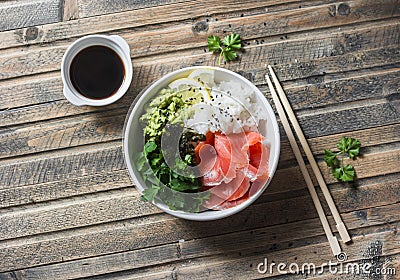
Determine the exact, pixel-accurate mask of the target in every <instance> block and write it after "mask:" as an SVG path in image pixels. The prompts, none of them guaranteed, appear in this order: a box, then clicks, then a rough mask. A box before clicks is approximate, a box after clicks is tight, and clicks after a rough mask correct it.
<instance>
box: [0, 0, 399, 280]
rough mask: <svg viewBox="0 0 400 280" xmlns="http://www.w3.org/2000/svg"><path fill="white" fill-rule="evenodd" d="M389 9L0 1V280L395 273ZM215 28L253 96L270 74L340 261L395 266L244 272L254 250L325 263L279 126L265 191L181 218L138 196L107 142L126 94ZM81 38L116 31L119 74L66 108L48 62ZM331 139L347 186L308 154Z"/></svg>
mask: <svg viewBox="0 0 400 280" xmlns="http://www.w3.org/2000/svg"><path fill="white" fill-rule="evenodd" d="M399 19H400V3H399V1H398V0H370V1H365V0H351V1H343V2H338V1H331V0H324V1H322V0H316V1H312V0H306V1H295V0H288V1H281V0H265V1H248V0H235V1H228V0H221V1H204V0H198V1H184V0H151V1H143V0H135V1H106V0H64V1H61V0H35V1H28V0H19V1H14V0H6V1H0V31H1V32H0V279H2V280H3V279H7V280H8V279H13V280H15V279H77V278H85V279H249V278H263V277H266V278H273V279H304V278H307V279H308V278H309V279H318V280H322V279H330V280H332V279H400V278H399V277H400V276H399V275H400V265H399V264H400V238H399V233H398V226H399V221H400V204H399V203H400V176H399V175H400V164H399V163H400V145H399V143H400V98H399V93H400V75H399V74H400V48H399V44H400V40H399V37H400V32H399V31H400V20H399ZM230 32H235V33H240V34H241V35H242V38H243V39H244V42H245V43H244V45H245V48H244V51H243V53H241V54H240V58H239V59H238V60H237V61H235V62H232V63H228V64H226V65H224V67H226V68H228V69H231V70H233V71H236V72H238V73H240V74H242V75H243V76H245V77H247V78H248V79H250V80H251V81H253V82H254V83H255V84H256V85H257V86H258V87H259V88H260V89H261V90H262V91H264V92H265V94H266V97H267V98H268V99H269V100H271V99H270V95H269V93H268V90H267V86H266V83H265V81H264V79H263V76H264V74H265V64H266V63H269V64H272V65H274V68H275V70H276V72H277V74H278V77H279V78H280V80H281V81H282V82H283V86H284V88H285V89H286V91H287V94H288V97H289V99H290V102H291V103H292V105H293V107H294V109H295V110H296V114H297V116H298V118H299V121H300V124H301V126H302V128H303V130H304V132H305V134H306V136H307V138H308V139H309V143H310V145H311V148H312V150H313V153H314V155H315V156H316V157H317V159H318V160H319V164H320V166H321V168H322V170H323V174H324V176H325V179H326V181H327V182H328V183H329V186H330V189H331V192H332V195H333V197H334V200H335V201H336V203H337V206H338V208H339V211H340V212H341V213H342V216H343V219H344V222H345V224H346V225H347V227H348V228H349V230H350V233H351V235H352V237H353V239H354V242H353V243H352V244H349V245H344V244H342V247H343V249H344V251H345V252H346V253H347V255H348V257H349V259H348V261H352V262H353V261H354V262H359V263H363V262H373V269H381V268H394V269H396V272H397V275H380V274H372V275H342V276H340V275H331V274H329V272H328V271H326V270H325V273H324V274H323V275H309V276H303V275H292V276H287V275H286V276H285V275H278V274H277V273H276V272H275V274H274V275H270V274H264V275H262V274H259V273H258V272H257V269H256V266H257V264H258V263H260V262H262V261H263V260H264V258H265V257H267V258H268V259H269V260H270V261H274V262H276V263H279V262H282V261H283V262H286V263H290V262H297V263H299V264H302V263H304V262H314V263H316V264H317V265H321V264H322V263H323V262H327V261H329V260H332V261H334V259H333V257H332V256H331V251H330V249H329V245H328V243H327V241H326V237H325V235H324V232H323V230H322V227H321V225H320V223H319V220H318V219H317V213H316V211H315V209H314V207H313V204H312V201H311V199H310V196H309V194H308V192H307V188H306V185H305V183H304V181H303V179H302V177H301V173H300V170H299V168H298V166H297V164H296V162H295V160H294V157H293V155H292V152H291V150H290V147H289V145H288V142H287V141H286V137H285V135H283V133H282V151H281V158H280V164H279V168H278V171H277V173H276V175H275V177H274V179H273V181H272V183H271V185H270V187H269V188H268V189H267V191H266V192H265V194H264V195H263V196H262V197H261V198H260V199H258V200H257V201H256V203H255V204H254V205H252V206H251V207H249V208H248V209H246V210H245V211H243V212H241V213H239V214H237V215H234V216H233V217H230V218H226V219H224V220H220V221H216V222H203V223H201V222H190V221H185V220H181V219H177V218H174V217H172V216H169V215H167V214H163V213H162V212H160V210H158V209H157V208H155V207H153V206H151V205H149V204H146V203H143V202H140V200H139V194H138V193H137V191H136V190H135V188H134V186H133V185H132V183H131V181H130V178H129V177H128V173H127V170H126V167H125V164H124V160H123V157H122V149H121V135H122V128H123V123H124V119H125V115H126V113H127V110H128V108H129V106H130V104H131V102H132V101H133V99H134V98H135V96H136V94H137V93H138V92H139V91H140V90H141V89H142V88H143V87H145V86H146V85H147V84H149V83H150V82H152V81H154V80H156V79H158V78H160V77H161V76H162V75H164V74H166V73H168V72H170V71H172V70H176V69H179V68H182V67H185V66H190V65H216V61H217V56H215V55H213V54H210V53H208V52H207V51H206V41H207V36H209V35H211V34H216V35H220V36H223V35H224V34H228V33H230ZM94 33H101V34H118V35H120V36H122V37H123V38H125V40H127V41H128V43H129V45H130V47H131V57H132V61H133V67H134V76H133V82H132V86H131V88H130V90H129V93H128V94H127V95H126V96H125V97H124V98H123V99H122V100H120V101H118V102H117V103H115V104H113V105H110V106H106V107H100V108H93V107H76V106H74V105H72V104H70V103H68V102H67V101H66V99H65V98H64V96H63V94H62V82H61V77H60V63H61V58H62V55H63V53H64V51H65V50H66V48H67V46H68V45H69V44H71V43H72V42H73V41H74V40H76V39H78V38H80V37H81V36H84V35H87V34H94ZM342 135H346V136H351V137H356V138H359V139H360V140H361V142H362V144H363V148H362V154H363V155H362V156H361V157H359V158H358V159H357V160H356V161H355V162H354V165H355V168H356V171H357V177H358V179H357V181H356V182H355V184H353V185H344V184H339V183H337V182H335V180H333V179H332V178H331V176H330V174H329V171H328V170H327V168H326V166H325V164H324V163H323V160H322V152H323V150H324V149H325V148H332V147H334V145H335V143H336V142H337V141H338V140H339V138H340V137H341V136H342ZM321 197H322V196H321ZM324 206H326V205H324ZM325 208H327V207H325ZM331 221H332V219H331ZM331 224H333V223H331Z"/></svg>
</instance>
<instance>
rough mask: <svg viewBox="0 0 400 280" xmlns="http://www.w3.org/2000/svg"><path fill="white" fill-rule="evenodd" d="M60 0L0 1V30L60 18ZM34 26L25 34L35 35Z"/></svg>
mask: <svg viewBox="0 0 400 280" xmlns="http://www.w3.org/2000/svg"><path fill="white" fill-rule="evenodd" d="M61 5H62V3H61V0H34V1H27V0H22V1H21V0H19V1H14V0H13V1H2V2H0V31H4V30H9V29H15V28H21V27H27V26H34V25H41V24H46V23H52V22H59V21H60V20H61V17H62V15H61ZM37 32H38V29H37V28H36V27H31V28H29V31H27V33H26V34H27V36H31V37H35V36H37Z"/></svg>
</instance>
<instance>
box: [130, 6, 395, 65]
mask: <svg viewBox="0 0 400 280" xmlns="http://www.w3.org/2000/svg"><path fill="white" fill-rule="evenodd" d="M394 2H395V1H394ZM394 2H393V3H392V4H390V3H388V2H387V1H384V2H381V3H380V4H382V5H383V7H384V8H383V9H380V10H378V11H377V13H372V10H373V9H375V7H376V4H378V3H375V2H374V3H372V2H369V3H368V2H365V1H351V2H347V3H346V5H347V4H349V5H350V6H351V11H352V12H351V13H350V14H349V15H347V16H340V15H337V17H332V16H331V15H330V8H331V6H332V5H330V4H326V5H321V6H316V7H309V8H307V9H295V10H288V11H279V12H270V11H268V12H267V13H263V14H259V15H254V16H248V17H246V18H243V17H237V18H228V19H222V20H218V21H209V22H206V21H202V20H199V21H197V22H194V23H193V24H180V25H178V24H177V25H176V26H175V27H169V28H165V29H161V30H149V31H144V32H143V33H132V32H130V33H127V34H124V38H125V39H126V40H127V41H128V42H135V44H132V57H133V58H135V57H141V56H146V55H149V52H150V53H164V52H175V51H176V50H178V49H179V50H184V49H193V48H194V47H196V48H201V47H206V45H205V42H207V37H208V36H209V35H211V34H216V35H219V36H225V35H226V34H228V33H238V34H242V38H243V39H245V43H246V45H248V44H259V43H263V42H264V41H265V42H271V41H272V40H273V41H279V40H282V39H285V40H286V39H289V40H291V39H299V38H304V37H305V36H307V37H309V39H311V38H312V37H313V35H311V34H310V33H311V32H313V33H316V31H317V34H318V33H324V32H325V34H326V33H328V34H329V33H336V32H337V28H334V26H341V29H344V30H351V29H354V27H352V28H349V27H347V28H346V25H347V24H354V23H358V24H359V25H360V24H361V23H363V22H366V21H368V20H371V19H374V20H377V19H380V18H382V19H383V18H388V17H389V18H391V17H393V16H396V15H397V16H398V15H400V9H395V10H393V7H392V6H391V5H395V4H394ZM383 3H385V4H383ZM369 11H370V12H369ZM387 23H388V22H387ZM376 24H377V23H367V25H369V26H372V27H375V25H376ZM324 28H329V30H319V29H324ZM260 30H262V33H260ZM296 32H298V33H296ZM300 32H301V33H300ZM176 34H179V36H176ZM284 34H289V35H284ZM260 35H261V36H260ZM283 35H284V37H282V36H283ZM272 36H275V37H272ZM278 36H279V37H280V38H279V37H278ZM314 36H315V35H314ZM389 36H390V35H389ZM271 37H272V38H271ZM154 38H163V40H154ZM254 39H257V40H254ZM349 40H355V38H351V37H349V38H347V41H349ZM363 41H364V40H363V37H362V35H360V36H359V37H358V38H357V42H354V41H353V42H352V43H353V45H352V47H353V48H354V49H356V48H359V47H360V45H362V44H363ZM376 41H379V39H377V40H376ZM165 42H168V43H167V44H166V43H165ZM346 43H348V42H346ZM337 51H338V52H339V50H337Z"/></svg>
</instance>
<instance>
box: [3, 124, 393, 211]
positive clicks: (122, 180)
mask: <svg viewBox="0 0 400 280" xmlns="http://www.w3.org/2000/svg"><path fill="white" fill-rule="evenodd" d="M399 129H400V124H396V125H389V126H384V127H378V128H372V129H367V130H361V131H355V132H352V133H351V135H352V136H353V137H355V138H357V139H359V140H360V141H361V142H362V143H363V149H365V148H366V147H370V146H375V145H379V144H385V143H386V144H389V143H391V142H399V141H400V130H399ZM344 135H346V134H344ZM382 135H385V138H384V139H382ZM341 136H342V135H341V134H339V135H337V134H335V135H330V136H324V137H318V138H313V139H310V140H309V144H310V147H311V149H312V151H313V152H314V154H315V155H321V154H322V153H323V150H324V149H331V148H334V145H335V143H336V142H337V141H338V139H340V137H341ZM363 149H362V152H363ZM280 160H281V161H283V162H284V161H290V160H293V154H292V152H291V148H290V146H289V143H288V142H287V141H283V142H282V143H281V155H280ZM322 166H323V165H322ZM388 168H390V169H391V168H394V169H396V165H395V164H393V166H391V165H389V166H388ZM288 174H290V175H289V176H288ZM372 175H373V174H372ZM372 175H371V173H368V174H364V175H363V177H365V178H366V177H368V176H372ZM332 183H333V181H332ZM131 185H132V182H131V180H130V178H129V176H128V173H127V171H126V170H115V171H111V172H106V171H104V172H102V173H99V174H97V173H95V174H86V175H83V176H82V177H72V178H68V177H67V179H64V180H60V181H54V182H53V181H50V182H44V183H39V184H34V185H26V186H24V185H22V186H20V187H13V188H5V189H2V190H0V208H3V207H12V206H17V205H24V204H30V203H39V202H45V201H51V200H56V199H60V198H67V197H74V196H79V195H84V194H89V193H95V192H103V191H107V190H112V189H118V188H122V187H127V186H131ZM302 188H305V184H304V180H303V177H302V175H301V172H300V170H299V169H298V168H297V167H295V168H293V169H291V168H289V169H287V168H279V169H278V171H277V173H276V174H275V178H274V180H273V182H272V184H271V186H270V187H269V188H268V190H267V194H268V195H271V194H273V193H277V192H282V191H293V190H295V189H302ZM286 195H287V194H286Z"/></svg>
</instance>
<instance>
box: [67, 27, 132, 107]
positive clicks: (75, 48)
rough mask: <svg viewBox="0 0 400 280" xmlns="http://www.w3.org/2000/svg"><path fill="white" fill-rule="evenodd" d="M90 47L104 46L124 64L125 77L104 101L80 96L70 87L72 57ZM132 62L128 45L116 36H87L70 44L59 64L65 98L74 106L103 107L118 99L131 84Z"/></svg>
mask: <svg viewBox="0 0 400 280" xmlns="http://www.w3.org/2000/svg"><path fill="white" fill-rule="evenodd" d="M90 46H105V47H108V48H110V49H112V50H113V51H114V52H116V53H117V54H118V56H119V57H120V58H121V60H122V62H123V64H124V69H125V70H124V71H125V77H124V80H123V82H122V84H121V86H120V87H119V89H118V90H117V92H116V93H114V94H113V95H111V96H110V97H107V98H104V99H90V98H87V97H85V96H83V95H82V94H80V93H79V92H78V91H77V90H76V89H75V88H74V86H73V85H72V82H71V79H70V76H69V69H70V67H71V63H72V61H73V59H74V57H75V56H76V55H77V54H78V53H79V52H80V51H81V50H83V49H85V48H87V47H90ZM132 72H133V70H132V61H131V56H130V50H129V45H128V43H127V42H126V41H125V40H124V39H123V38H122V37H120V36H118V35H111V36H106V35H88V36H84V37H82V38H80V39H78V40H76V41H75V42H74V43H72V44H71V45H70V46H69V47H68V48H67V50H66V51H65V53H64V55H63V58H62V62H61V78H62V81H63V84H64V88H63V93H64V96H65V98H66V99H67V100H68V101H69V102H71V103H72V104H74V105H76V106H83V105H89V106H105V105H109V104H111V103H114V102H115V101H117V100H118V99H120V98H121V97H122V96H123V95H124V94H125V93H126V92H127V91H128V88H129V86H130V84H131V82H132Z"/></svg>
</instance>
